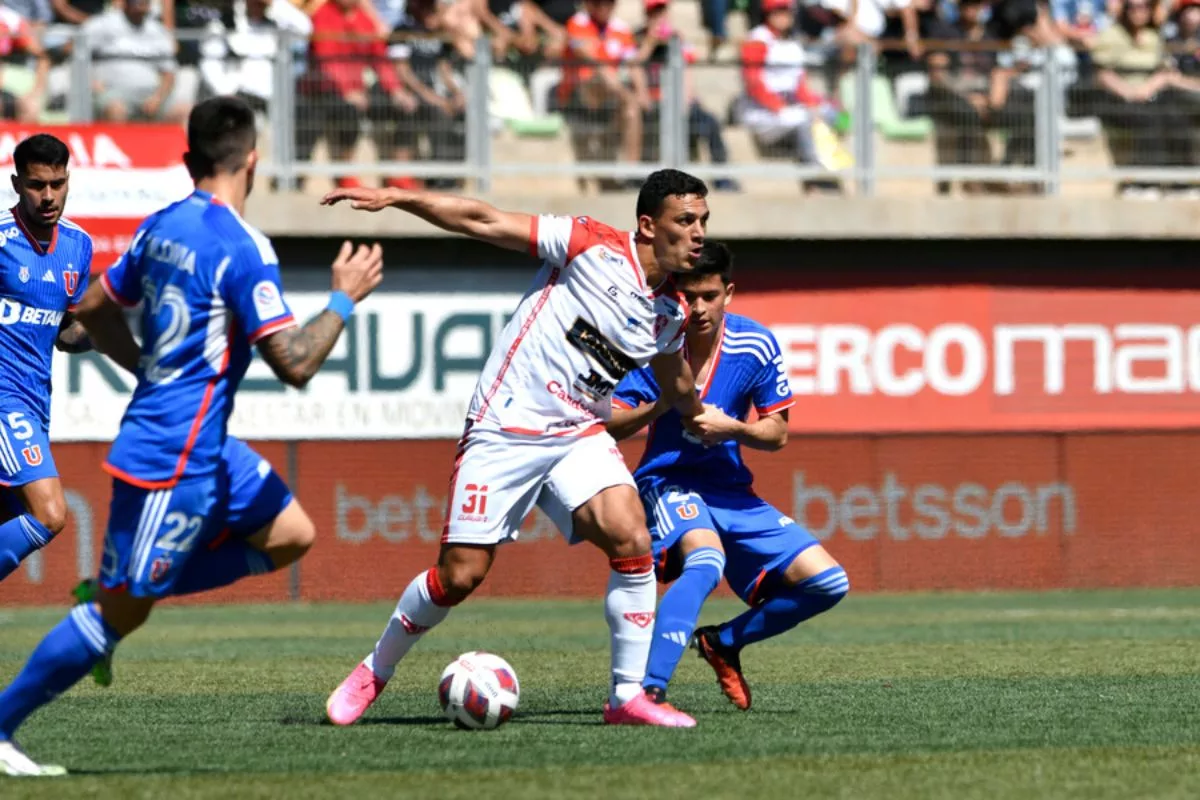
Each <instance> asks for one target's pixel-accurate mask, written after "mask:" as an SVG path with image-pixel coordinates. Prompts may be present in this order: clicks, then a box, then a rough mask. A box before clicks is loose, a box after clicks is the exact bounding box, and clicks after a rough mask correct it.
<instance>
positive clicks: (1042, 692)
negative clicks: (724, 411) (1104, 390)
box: [0, 590, 1200, 800]
mask: <svg viewBox="0 0 1200 800" xmlns="http://www.w3.org/2000/svg"><path fill="white" fill-rule="evenodd" d="M737 609H738V607H737V606H736V605H735V604H734V603H732V602H729V601H722V602H716V601H714V602H713V603H711V604H710V606H709V607H708V608H707V609H706V610H705V614H704V620H705V621H717V620H718V619H720V618H721V617H723V616H724V615H726V614H728V613H731V612H734V611H736V610H737ZM390 611H391V607H390V606H389V605H371V606H357V605H323V606H207V607H196V608H164V609H162V610H160V611H159V612H158V613H157V616H156V618H155V619H153V620H152V621H151V623H150V625H149V626H148V627H147V629H145V630H144V631H142V632H141V633H139V634H138V635H137V636H136V637H134V638H133V639H132V640H131V641H129V642H128V643H126V644H125V645H123V646H122V648H121V649H120V650H119V653H118V656H117V663H116V674H117V680H116V684H115V685H114V686H113V687H112V688H111V689H107V690H101V689H97V688H96V687H94V686H93V685H92V684H91V680H90V678H89V679H88V680H87V681H86V683H85V684H83V685H81V686H80V687H78V688H76V689H74V690H73V691H72V692H71V693H70V694H68V695H67V696H65V697H63V698H62V699H61V700H60V701H59V702H57V703H55V704H53V705H51V706H50V707H49V708H47V709H44V710H43V711H41V712H40V713H39V714H37V715H36V716H35V717H34V718H32V720H31V721H30V722H29V723H28V725H26V727H25V728H24V729H23V737H22V743H23V744H24V746H25V747H26V749H28V750H29V751H30V752H31V754H33V755H34V756H35V757H36V758H38V759H41V760H45V761H49V762H55V763H62V764H64V765H66V766H67V767H68V768H69V769H70V770H72V772H73V774H72V775H71V776H70V777H67V778H63V779H58V780H39V781H35V782H29V781H23V782H21V781H14V780H6V779H4V778H0V797H3V798H5V800H7V799H8V798H67V797H91V796H96V797H121V798H122V800H129V799H130V798H142V797H146V798H151V797H153V798H161V797H171V798H180V799H181V800H182V799H183V798H196V797H220V798H246V797H262V798H268V797H270V798H276V797H287V798H309V797H400V796H405V797H422V798H423V797H430V798H453V797H473V798H489V800H490V798H502V797H520V798H541V797H546V798H561V797H646V798H668V797H687V798H710V797H738V798H746V799H747V800H748V799H749V798H774V797H789V798H790V797H846V798H861V797H887V798H939V797H945V798H967V797H978V798H1005V797H1013V798H1017V797H1020V798H1031V797H1079V798H1102V797H1113V798H1117V797H1120V798H1128V797H1178V798H1196V797H1200V590H1174V591H1121V592H1071V593H1040V594H937V595H873V596H862V597H855V596H854V595H853V594H852V595H851V597H850V598H849V599H848V600H847V601H846V602H845V603H844V604H842V605H841V606H840V607H838V608H837V609H835V610H834V611H833V612H832V613H830V614H827V615H825V616H823V617H821V618H819V619H817V620H816V621H814V622H813V623H811V624H808V625H805V626H802V628H801V629H800V630H798V631H794V632H792V633H791V634H789V635H786V636H784V637H782V638H780V639H778V640H776V641H774V642H769V643H766V644H764V645H759V646H758V647H756V648H752V649H750V650H747V651H746V653H745V655H744V656H743V660H744V665H745V668H746V671H747V675H748V677H749V679H750V681H751V684H752V686H753V688H754V692H755V693H754V704H755V707H754V709H753V710H751V711H750V712H747V713H742V712H738V711H737V710H735V709H734V708H733V707H732V706H731V705H729V704H728V703H727V702H726V701H725V699H724V697H723V696H722V695H721V694H720V693H719V691H718V690H717V688H716V684H715V681H714V679H713V677H712V674H711V672H710V671H708V668H707V667H706V666H705V665H704V664H703V663H701V662H700V661H699V660H698V659H696V658H695V657H694V655H693V654H691V653H689V654H688V656H687V657H686V658H685V660H684V663H683V665H682V666H681V668H680V671H679V674H678V676H677V679H676V682H675V684H674V686H673V688H672V694H671V698H672V700H673V701H674V702H675V703H676V704H677V705H679V706H680V707H681V708H683V709H685V710H687V711H690V712H693V713H694V714H695V715H696V717H697V719H698V721H699V727H698V728H697V729H695V730H691V731H687V730H654V729H644V728H640V729H639V728H609V727H605V726H603V725H601V724H600V705H601V703H602V702H603V700H604V696H605V681H606V677H607V671H608V652H607V629H606V628H605V626H604V621H603V616H602V613H601V604H600V602H599V601H568V602H562V601H524V602H521V601H503V602H501V601H487V600H483V601H476V602H472V603H470V604H468V605H467V606H465V607H463V608H461V609H457V610H456V611H455V612H454V614H452V615H451V616H450V618H449V620H448V621H447V622H446V623H445V624H444V625H443V626H442V627H440V628H438V630H437V631H436V632H435V633H434V634H432V635H431V636H430V637H428V639H427V640H426V641H424V642H423V643H422V644H421V645H420V646H419V648H418V649H417V650H416V651H414V654H413V656H412V657H411V658H410V659H409V660H408V661H406V662H405V663H404V664H403V665H402V667H401V670H400V672H398V673H397V677H396V679H395V680H394V681H393V682H392V684H391V685H390V686H389V688H388V690H387V692H386V693H385V694H384V695H383V697H382V698H381V699H380V701H379V702H378V703H377V704H376V706H375V707H374V708H373V709H372V710H371V711H370V712H369V713H368V716H367V717H366V718H365V719H364V720H363V722H362V723H360V724H358V725H356V726H354V727H352V728H347V729H340V728H335V727H333V726H331V725H328V724H325V723H324V722H323V704H324V701H325V697H326V695H327V694H328V692H329V691H330V690H331V689H332V688H333V687H334V686H335V685H336V684H337V683H338V681H339V680H340V679H341V678H342V677H343V676H344V674H345V673H346V672H347V671H348V670H349V669H350V668H351V667H352V666H353V665H354V663H355V660H356V659H357V658H358V657H361V656H362V655H364V654H365V653H366V652H367V650H368V648H369V647H370V646H371V645H372V644H373V642H374V640H375V637H376V635H377V634H378V633H379V630H380V628H381V626H382V624H383V622H384V620H385V619H386V617H387V615H388V614H389V613H390ZM61 614H62V609H37V610H19V611H11V610H10V611H4V612H0V680H3V681H4V682H7V681H8V680H9V679H10V678H11V677H12V675H13V673H14V672H15V671H16V670H17V669H18V667H19V666H20V664H21V663H22V662H23V660H24V658H25V656H26V655H27V654H28V653H29V651H30V649H31V648H32V647H33V646H34V644H35V643H36V642H37V640H38V639H39V638H40V636H41V635H42V633H43V632H44V631H45V630H46V629H47V627H48V626H49V625H51V624H52V623H53V622H54V621H56V620H57V619H58V618H60V616H61ZM469 649H489V650H493V651H495V652H498V653H500V654H501V655H503V656H504V657H506V658H507V659H509V660H510V661H511V662H512V664H513V666H514V667H515V668H516V670H517V672H518V675H519V677H520V680H521V686H522V696H521V708H520V711H519V712H518V715H517V717H516V718H515V719H514V721H513V722H512V723H511V724H510V725H508V726H506V727H504V728H502V729H500V730H498V731H493V732H477V733H469V732H463V731H458V730H456V729H454V728H453V727H451V726H450V725H449V724H448V723H447V722H445V721H444V720H443V719H442V718H441V716H440V711H439V709H438V707H437V702H436V697H435V685H436V682H437V677H438V675H439V674H440V672H441V669H442V667H443V666H444V665H445V664H446V663H447V662H448V661H449V660H450V659H451V658H452V657H453V656H454V655H457V654H458V653H459V652H460V651H464V650H469Z"/></svg>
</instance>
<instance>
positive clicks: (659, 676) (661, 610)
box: [642, 547, 725, 691]
mask: <svg viewBox="0 0 1200 800" xmlns="http://www.w3.org/2000/svg"><path fill="white" fill-rule="evenodd" d="M724 570H725V554H724V553H722V552H721V551H720V550H717V549H716V548H714V547H701V548H699V549H697V550H693V551H692V552H691V553H689V554H688V557H687V559H686V560H685V561H684V562H683V574H682V575H680V576H679V580H677V581H675V583H673V584H671V588H670V589H668V590H667V593H666V594H664V595H663V599H662V602H660V603H659V604H658V615H657V617H656V618H655V621H654V638H653V639H652V640H651V641H650V656H649V658H647V660H646V679H645V680H644V681H643V682H642V686H643V687H645V688H647V689H650V688H658V689H662V690H664V691H665V690H666V688H667V684H668V683H669V682H670V680H671V676H672V675H674V674H675V668H676V667H677V666H679V659H681V658H683V653H684V651H685V650H687V646H688V642H689V641H690V640H691V638H692V632H693V631H694V630H695V629H696V620H697V619H698V618H699V617H700V606H702V605H704V601H705V600H706V599H707V598H708V596H709V595H710V594H712V590H713V589H715V588H717V584H718V583H720V582H721V573H722V572H723V571H724Z"/></svg>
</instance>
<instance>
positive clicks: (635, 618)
mask: <svg viewBox="0 0 1200 800" xmlns="http://www.w3.org/2000/svg"><path fill="white" fill-rule="evenodd" d="M625 619H627V620H629V621H630V622H632V623H633V624H634V625H637V626H638V627H639V628H649V627H650V624H651V623H653V622H654V612H653V611H626V612H625Z"/></svg>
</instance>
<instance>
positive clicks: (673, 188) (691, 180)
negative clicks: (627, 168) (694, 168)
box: [637, 169, 708, 219]
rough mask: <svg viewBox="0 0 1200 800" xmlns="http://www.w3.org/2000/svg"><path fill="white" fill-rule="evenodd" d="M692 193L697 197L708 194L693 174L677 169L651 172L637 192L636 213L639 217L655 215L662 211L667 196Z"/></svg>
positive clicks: (704, 186) (701, 182) (702, 183)
mask: <svg viewBox="0 0 1200 800" xmlns="http://www.w3.org/2000/svg"><path fill="white" fill-rule="evenodd" d="M685 194H694V195H696V196H697V197H707V196H708V186H706V185H705V184H704V181H702V180H700V179H699V178H697V177H696V176H695V175H689V174H687V173H686V172H683V171H681V170H677V169H660V170H657V171H655V172H651V173H650V175H649V177H647V178H646V182H645V183H643V184H642V189H641V191H639V192H638V199H637V215H638V218H639V219H640V218H641V217H643V216H645V217H657V216H658V215H659V214H661V213H662V210H663V205H664V204H665V203H666V202H667V198H668V197H683V196H684V195H685Z"/></svg>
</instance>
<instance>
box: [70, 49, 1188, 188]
mask: <svg viewBox="0 0 1200 800" xmlns="http://www.w3.org/2000/svg"><path fill="white" fill-rule="evenodd" d="M59 35H60V37H61V36H64V35H69V36H70V37H72V47H71V48H70V53H69V56H68V57H67V59H66V60H65V61H64V62H63V63H62V64H61V65H60V66H59V67H58V68H57V69H58V70H59V71H60V72H62V73H65V80H63V81H61V82H62V83H65V105H64V108H65V117H66V118H68V119H69V120H70V121H75V122H83V121H90V120H92V119H95V118H96V117H97V115H102V114H104V113H105V112H104V108H103V107H102V105H101V104H100V103H99V98H98V97H97V96H95V95H94V88H95V85H94V84H95V81H94V76H93V75H92V71H93V68H94V65H95V64H96V63H97V61H96V54H95V53H94V48H93V44H94V43H92V42H89V41H88V38H87V36H86V35H85V34H84V33H82V32H81V31H79V30H69V31H60V32H59ZM273 35H274V34H273ZM181 38H184V39H188V38H196V39H199V40H200V44H201V48H200V49H201V52H207V53H209V55H208V56H205V58H207V59H208V61H207V62H205V61H204V60H203V59H202V60H201V63H200V64H199V65H198V66H197V67H194V68H192V69H194V70H195V71H196V72H197V73H198V86H199V88H198V92H197V94H196V96H197V97H203V96H204V95H205V94H206V93H213V92H215V91H219V90H221V89H222V87H223V88H224V90H226V91H228V90H229V87H231V86H233V87H238V84H237V81H236V79H235V80H232V82H231V81H230V80H224V79H222V80H218V79H215V78H213V75H218V74H220V71H221V69H222V67H221V66H220V65H222V64H223V65H224V67H223V69H224V70H225V74H226V77H228V76H229V75H230V74H234V75H235V78H236V73H237V72H238V71H239V70H253V71H254V74H255V76H257V77H256V80H257V82H258V84H257V85H258V86H259V89H258V90H256V91H257V95H256V96H254V97H252V98H251V99H253V100H255V101H256V102H257V103H258V104H259V105H260V108H261V111H262V118H263V121H264V127H263V134H264V135H263V139H264V142H263V148H262V149H263V151H264V159H263V162H262V172H264V173H265V174H266V175H268V176H270V177H272V178H274V179H275V185H276V186H277V187H279V188H280V189H282V190H288V189H294V188H297V187H301V186H303V185H305V184H306V183H307V182H308V181H310V180H312V179H316V180H319V181H329V180H338V179H341V180H346V179H350V178H353V179H356V180H360V181H370V182H378V181H391V182H393V183H398V184H400V185H404V184H405V182H407V181H409V180H410V179H416V180H420V181H423V182H425V183H427V184H430V183H432V184H433V185H435V186H438V185H440V186H447V187H452V186H458V185H461V184H462V183H464V182H468V181H469V182H470V183H471V184H472V185H473V188H474V189H475V190H477V191H488V190H493V189H515V188H516V186H517V185H518V184H519V185H520V186H521V187H523V189H524V190H525V191H529V190H531V189H532V190H536V191H538V192H539V193H553V192H555V191H559V190H561V191H574V190H575V186H576V185H582V184H588V185H590V186H594V188H596V189H598V190H601V191H604V190H620V189H622V188H626V187H627V186H628V185H629V184H630V182H631V181H635V180H636V179H638V178H640V177H642V176H644V175H645V174H646V173H647V172H648V171H650V170H651V169H654V168H658V167H662V166H671V167H679V168H682V169H687V170H689V171H691V172H694V173H696V174H698V175H700V176H702V177H705V178H708V179H712V180H715V181H718V182H720V185H729V186H731V187H732V186H734V185H736V184H738V183H748V184H752V185H751V186H750V188H751V189H752V190H753V189H758V190H762V191H768V190H769V189H770V187H776V188H783V187H789V186H790V187H791V189H792V190H795V188H796V187H797V186H800V187H803V188H805V189H808V190H811V189H817V190H824V191H841V192H844V193H848V194H855V195H859V196H871V195H876V194H900V193H902V194H905V195H911V194H921V193H926V194H929V195H931V196H932V195H933V194H935V193H941V194H944V193H948V192H961V193H963V194H981V193H1014V192H1018V193H1019V192H1025V193H1038V194H1048V195H1054V194H1060V193H1061V194H1080V195H1082V194H1089V193H1091V194H1095V195H1100V196H1104V195H1109V194H1111V193H1113V191H1114V190H1115V191H1119V192H1124V193H1127V194H1137V193H1138V192H1140V191H1142V190H1149V189H1156V190H1157V189H1161V190H1165V191H1169V192H1195V191H1197V190H1196V189H1195V188H1194V187H1197V186H1200V145H1197V144H1196V143H1195V141H1194V140H1195V139H1196V136H1195V134H1196V131H1197V129H1198V128H1200V126H1197V124H1196V122H1197V120H1198V119H1200V91H1198V92H1190V91H1187V90H1185V89H1171V90H1170V91H1168V92H1164V93H1161V94H1159V95H1157V96H1155V97H1154V98H1152V99H1151V101H1149V102H1134V101H1131V100H1129V99H1128V98H1126V97H1122V96H1118V95H1115V94H1112V93H1110V92H1108V91H1106V90H1105V89H1104V88H1103V87H1102V86H1101V85H1100V83H1099V82H1098V81H1096V80H1095V75H1096V69H1095V67H1094V65H1092V64H1091V62H1090V60H1089V58H1088V56H1087V54H1086V53H1076V52H1074V51H1070V50H1066V49H1059V50H1054V51H1039V50H1033V49H1029V48H1021V47H1019V46H1018V47H1016V48H1010V49H1007V50H1004V51H1001V52H994V51H993V52H990V53H989V55H988V58H987V59H985V60H984V61H983V62H980V61H979V59H972V58H968V57H964V53H967V52H971V51H979V50H980V49H981V48H980V46H978V45H977V46H974V47H971V46H967V47H963V45H962V44H961V43H959V44H955V43H943V44H944V46H940V47H939V46H938V45H937V43H926V52H927V53H928V54H931V55H927V56H926V57H925V58H924V59H922V60H921V61H908V62H904V61H903V59H901V60H900V63H899V64H898V63H897V59H895V58H893V57H892V56H893V55H894V54H893V53H892V52H891V51H889V50H888V49H887V48H886V47H884V48H878V47H876V46H873V45H864V46H862V47H860V48H859V49H858V51H857V54H856V57H854V58H852V59H846V58H845V57H844V56H842V55H839V54H837V53H836V52H835V51H833V50H829V49H823V47H822V46H821V45H820V44H819V43H818V44H816V45H814V46H811V47H809V48H807V50H806V52H807V58H808V63H807V67H808V79H809V81H810V83H811V84H812V85H813V86H814V88H816V89H817V90H818V91H820V92H821V93H823V94H824V95H825V96H826V97H827V98H828V99H829V100H830V102H829V103H828V104H823V105H820V106H814V107H811V108H802V107H795V108H789V109H786V110H785V111H786V113H776V114H774V116H771V115H770V114H766V113H765V112H764V111H763V109H761V108H756V107H755V104H754V103H753V102H750V101H748V100H746V97H745V95H746V92H745V87H744V84H743V72H742V65H741V64H738V63H694V64H689V63H686V61H685V58H684V51H683V48H682V46H681V43H680V41H679V40H678V39H673V40H671V41H670V43H669V46H668V47H667V48H666V58H665V59H662V60H660V61H659V62H656V63H649V64H632V63H625V64H622V65H619V66H605V65H594V64H593V65H586V64H585V65H580V64H574V65H563V64H561V63H551V62H549V61H544V60H538V59H536V58H531V57H526V56H522V57H520V58H515V57H514V58H513V59H512V60H506V61H504V62H503V63H496V62H495V61H494V60H493V52H492V48H491V47H489V46H487V43H486V42H481V43H480V44H479V46H477V47H476V48H475V55H474V58H473V59H471V60H464V59H462V58H461V57H459V56H457V55H454V54H453V53H451V54H449V55H447V54H446V52H447V50H448V48H443V47H442V44H441V43H440V42H436V41H435V42H434V45H435V46H434V47H433V48H432V49H431V48H429V47H428V46H425V47H424V50H422V47H423V44H422V43H424V45H428V44H429V40H411V41H409V42H407V43H405V42H403V41H398V42H395V43H393V45H392V46H391V47H390V48H389V50H388V55H387V56H386V57H384V58H383V59H382V60H379V59H378V58H377V57H376V56H371V57H363V60H362V61H363V63H361V64H359V65H357V66H355V67H354V69H358V70H365V71H366V74H367V75H368V76H371V75H373V76H374V77H373V79H371V80H369V81H368V83H367V84H365V85H364V88H363V91H361V92H350V93H346V92H344V91H342V90H340V89H339V88H338V87H337V86H336V85H335V82H333V81H331V80H329V79H328V76H326V75H325V74H324V72H323V66H322V65H321V64H320V63H317V62H314V61H313V60H312V59H311V57H310V56H309V55H308V51H307V45H308V43H307V42H305V41H303V40H301V39H297V38H295V37H292V36H289V35H287V34H278V35H277V39H276V41H277V45H276V46H275V47H274V48H273V53H272V52H270V51H269V50H266V51H264V50H263V49H261V48H260V49H259V50H258V52H257V54H256V55H255V56H253V57H252V58H243V57H239V56H238V55H237V54H236V53H235V52H233V51H232V50H231V49H226V50H225V51H224V52H219V50H220V49H219V48H218V49H217V50H213V49H212V48H211V47H208V48H207V49H206V46H205V41H208V43H209V45H211V43H212V42H211V40H212V37H211V36H208V37H205V36H203V35H201V36H189V35H188V34H187V33H186V32H184V33H181ZM983 49H986V47H985V48H983ZM939 52H943V53H944V54H945V57H944V58H938V57H937V53H939ZM264 53H265V54H264ZM418 56H419V57H418ZM981 63H982V64H983V66H982V67H981ZM998 70H999V71H1002V72H1003V73H1004V75H1005V76H1006V81H1007V89H1006V94H1005V99H1004V102H1002V103H995V102H994V97H993V98H991V99H989V93H990V92H991V91H992V90H991V86H990V84H991V80H992V77H991V76H992V74H993V73H995V72H996V71H998ZM385 73H391V74H390V75H388V74H385ZM264 76H267V77H264ZM397 76H399V77H397ZM414 77H415V79H416V80H415V81H414V80H413V79H414ZM639 79H640V81H641V82H642V83H644V84H647V85H648V86H649V90H648V91H647V92H645V93H642V94H638V93H636V92H634V91H632V90H631V88H630V87H632V86H636V85H639ZM418 84H419V85H420V86H421V87H424V88H423V89H421V90H414V89H413V88H412V87H413V86H414V85H418ZM264 86H265V87H267V88H266V89H265V90H264V89H263V87H264ZM242 91H243V93H245V90H242ZM251 94H254V93H253V92H251ZM647 98H649V101H648V102H647ZM718 162H719V163H718Z"/></svg>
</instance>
